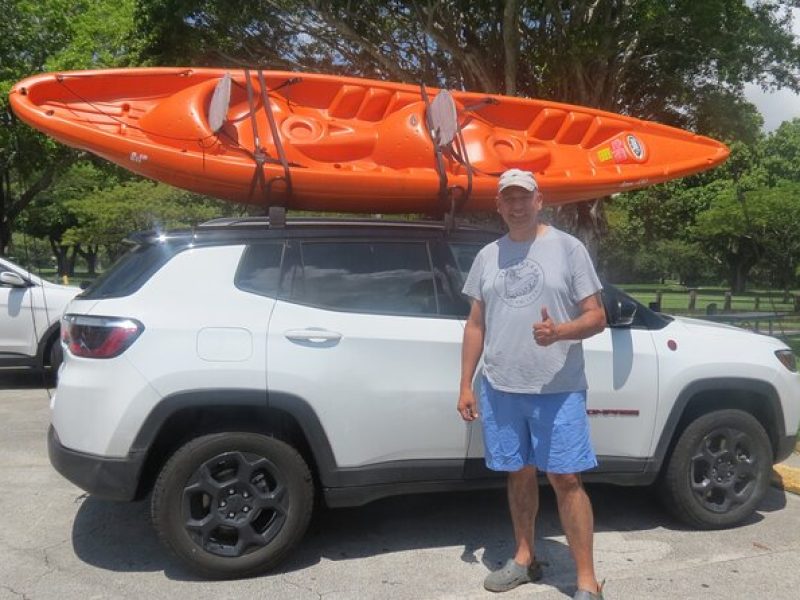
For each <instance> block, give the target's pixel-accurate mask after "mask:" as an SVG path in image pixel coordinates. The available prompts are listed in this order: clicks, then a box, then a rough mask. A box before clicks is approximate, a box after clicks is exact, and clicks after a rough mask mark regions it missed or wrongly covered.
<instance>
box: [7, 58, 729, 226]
mask: <svg viewBox="0 0 800 600" xmlns="http://www.w3.org/2000/svg"><path fill="white" fill-rule="evenodd" d="M439 96H441V98H439ZM10 100H11V106H12V107H13V109H14V111H15V112H16V114H17V115H18V116H19V117H20V118H21V119H22V120H23V121H25V122H27V123H28V124H30V125H31V126H32V127H35V128H36V129H38V130H40V131H42V132H44V133H46V134H48V135H50V136H52V137H53V138H55V139H57V140H59V141H61V142H63V143H65V144H67V145H69V146H74V147H76V148H81V149H83V150H87V151H89V152H92V153H94V154H97V155H99V156H102V157H103V158H106V159H108V160H110V161H111V162H114V163H116V164H118V165H121V166H123V167H125V168H127V169H129V170H131V171H134V172H136V173H139V174H141V175H144V176H146V177H149V178H152V179H156V180H158V181H163V182H166V183H169V184H172V185H175V186H178V187H181V188H185V189H188V190H192V191H195V192H200V193H203V194H207V195H210V196H215V197H218V198H222V199H226V200H231V201H234V202H243V203H250V204H281V205H286V206H288V207H289V208H296V209H306V210H322V211H345V212H368V213H375V212H381V213H405V212H431V211H435V210H436V208H437V207H440V206H441V205H440V204H439V202H440V201H442V202H446V201H444V200H443V198H444V196H446V193H445V191H446V190H454V191H453V192H451V196H450V197H451V198H452V199H454V200H455V199H458V201H459V202H460V203H463V206H462V209H463V210H465V211H476V210H492V209H493V208H494V198H495V194H496V186H497V177H498V176H499V174H500V173H501V172H503V171H504V170H506V169H508V168H512V167H516V168H521V169H526V170H530V171H533V172H534V173H535V174H536V176H537V179H538V181H539V183H540V186H541V188H542V191H543V193H544V201H545V202H546V203H548V204H563V203H567V202H574V201H579V200H586V199H590V198H597V197H600V196H605V195H609V194H613V193H616V192H623V191H628V190H632V189H637V188H642V187H646V186H649V185H653V184H655V183H660V182H664V181H667V180H670V179H675V178H678V177H683V176H686V175H689V174H692V173H697V172H699V171H703V170H705V169H708V168H711V167H714V166H716V165H718V164H720V163H721V162H723V161H724V160H725V158H726V157H727V156H728V153H729V151H728V148H727V147H726V146H725V145H724V144H721V143H720V142H717V141H715V140H712V139H710V138H707V137H702V136H699V135H695V134H692V133H690V132H687V131H683V130H680V129H675V128H672V127H667V126H665V125H660V124H658V123H653V122H648V121H642V120H639V119H635V118H631V117H626V116H622V115H615V114H611V113H607V112H603V111H599V110H594V109H591V108H584V107H580V106H573V105H567V104H560V103H556V102H548V101H544V100H531V99H527V98H515V97H508V96H496V95H487V94H480V93H472V92H458V91H454V92H450V93H449V94H448V93H446V92H442V91H440V90H438V89H434V88H429V89H428V90H427V91H426V90H423V89H422V88H421V87H418V86H414V85H407V84H399V83H391V82H384V81H373V80H368V79H357V78H349V77H339V76H333V75H321V74H311V73H289V72H280V71H264V72H259V71H243V70H232V71H226V70H224V69H193V68H135V69H109V70H98V71H75V72H64V73H46V74H41V75H36V76H33V77H30V78H28V79H25V80H23V81H21V82H19V83H17V84H16V85H15V86H14V87H13V89H12V90H11V94H10ZM432 130H433V131H434V133H431V131H432ZM443 190H444V191H443Z"/></svg>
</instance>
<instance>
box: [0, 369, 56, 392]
mask: <svg viewBox="0 0 800 600" xmlns="http://www.w3.org/2000/svg"><path fill="white" fill-rule="evenodd" d="M53 387H55V378H54V376H53V375H51V374H50V373H49V372H44V373H43V372H42V371H39V370H37V369H26V368H8V367H0V390H37V389H45V388H53Z"/></svg>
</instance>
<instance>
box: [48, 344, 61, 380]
mask: <svg viewBox="0 0 800 600" xmlns="http://www.w3.org/2000/svg"><path fill="white" fill-rule="evenodd" d="M47 356H48V358H47V364H48V365H49V366H50V372H51V373H52V374H53V376H55V375H56V374H57V373H58V367H60V366H61V362H62V361H63V360H64V349H63V348H62V347H61V340H60V339H59V337H58V335H56V336H55V337H54V338H53V341H52V342H50V347H49V349H48V350H47Z"/></svg>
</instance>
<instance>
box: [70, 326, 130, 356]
mask: <svg viewBox="0 0 800 600" xmlns="http://www.w3.org/2000/svg"><path fill="white" fill-rule="evenodd" d="M142 331H144V325H142V324H141V323H140V322H139V321H137V320H136V319H125V318H121V317H94V316H88V315H64V317H63V318H62V319H61V341H62V342H63V343H64V345H65V346H66V347H67V349H68V350H69V351H70V353H71V354H72V355H74V356H81V357H84V358H114V357H115V356H119V355H120V354H122V353H123V352H125V350H127V349H128V347H130V345H131V344H132V343H133V342H134V341H136V338H138V337H139V335H141V333H142Z"/></svg>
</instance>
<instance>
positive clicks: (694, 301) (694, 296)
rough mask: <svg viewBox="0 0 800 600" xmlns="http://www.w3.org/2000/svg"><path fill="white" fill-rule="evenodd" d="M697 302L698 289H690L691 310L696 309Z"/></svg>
mask: <svg viewBox="0 0 800 600" xmlns="http://www.w3.org/2000/svg"><path fill="white" fill-rule="evenodd" d="M695 304H697V290H694V289H692V290H689V310H690V311H692V310H694V306H695Z"/></svg>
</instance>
